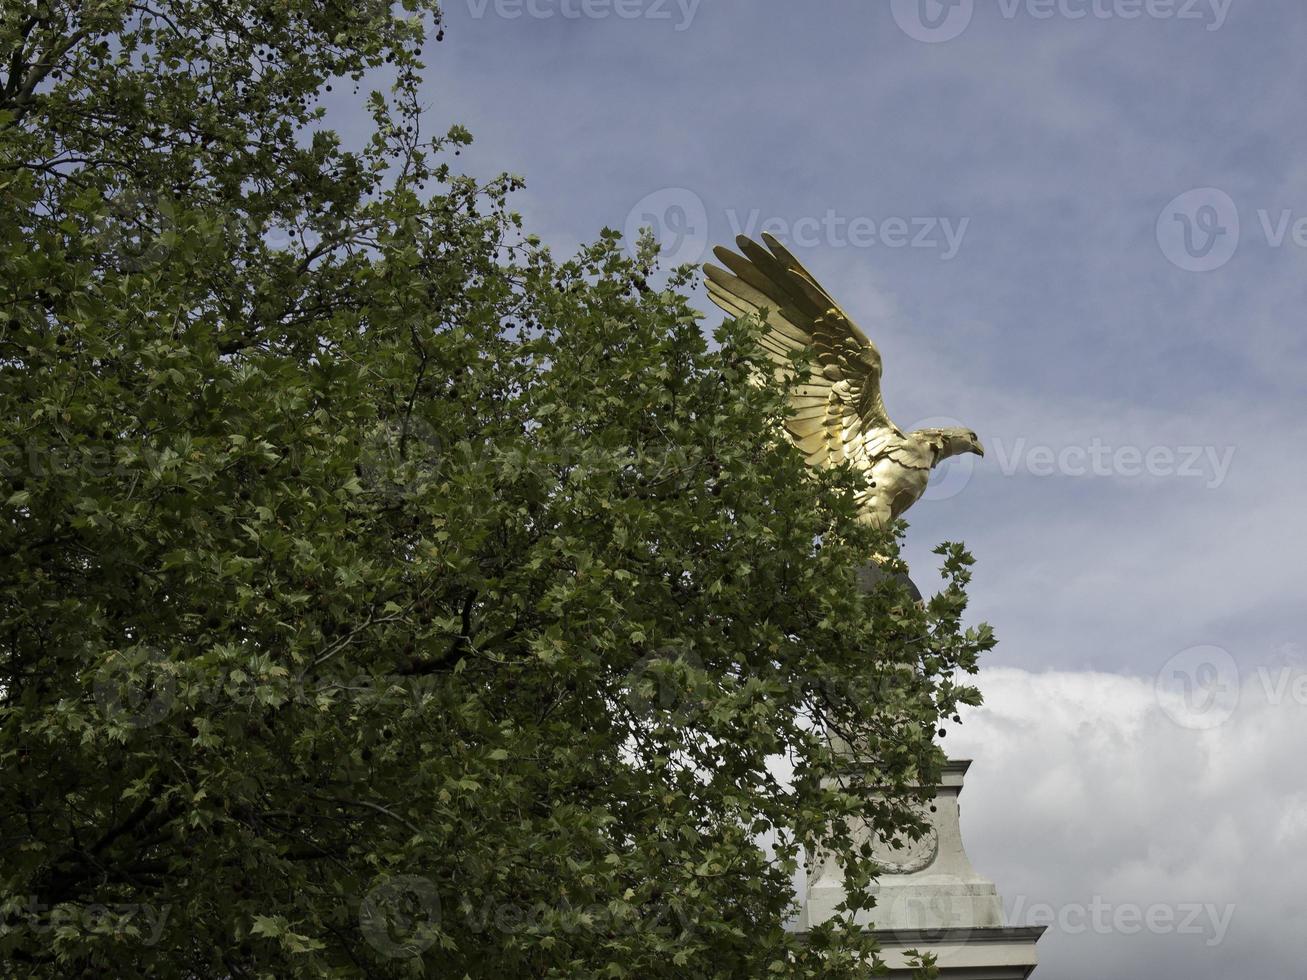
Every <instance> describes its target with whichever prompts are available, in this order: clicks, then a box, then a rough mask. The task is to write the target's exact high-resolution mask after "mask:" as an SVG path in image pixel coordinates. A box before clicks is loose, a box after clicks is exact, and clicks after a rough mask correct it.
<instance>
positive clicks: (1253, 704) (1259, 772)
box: [947, 666, 1307, 980]
mask: <svg viewBox="0 0 1307 980" xmlns="http://www.w3.org/2000/svg"><path fill="white" fill-rule="evenodd" d="M1281 669H1283V670H1287V671H1294V670H1297V669H1298V668H1294V667H1288V666H1286V667H1284V668H1276V669H1275V670H1274V671H1268V670H1263V671H1262V672H1261V673H1258V672H1256V671H1252V672H1249V671H1245V672H1244V676H1243V678H1242V690H1241V692H1240V693H1241V696H1240V698H1239V705H1238V708H1237V710H1235V711H1234V713H1233V714H1232V715H1230V717H1229V718H1228V720H1227V721H1225V722H1224V724H1221V725H1218V726H1216V727H1214V728H1211V729H1207V730H1199V729H1195V728H1191V727H1185V726H1183V725H1181V724H1178V723H1177V722H1176V720H1175V718H1174V717H1173V714H1174V712H1168V711H1167V710H1165V708H1164V706H1163V705H1162V703H1160V702H1159V700H1158V696H1157V695H1156V693H1155V680H1154V678H1151V677H1123V676H1118V675H1109V674H1092V673H1068V672H1055V673H1044V674H1035V673H1029V672H1026V671H1022V670H1017V669H1011V668H997V669H993V670H986V671H984V672H982V675H981V681H980V684H981V688H982V690H983V691H984V693H985V698H986V704H985V706H984V707H982V708H979V709H975V710H972V711H970V712H968V714H967V715H966V716H965V717H964V724H963V725H962V726H961V727H960V728H959V729H955V730H953V731H951V732H950V733H949V736H948V738H947V743H948V744H947V748H948V749H949V752H950V754H951V755H953V756H955V757H963V758H973V759H974V760H975V763H974V765H973V766H972V768H971V771H970V774H969V775H968V779H967V785H966V789H965V791H964V793H963V796H962V810H963V832H964V839H965V841H966V843H967V848H968V851H969V852H970V855H971V858H972V861H973V863H974V864H975V866H976V867H977V868H978V869H979V870H980V871H981V873H983V874H986V875H988V876H990V877H992V878H993V879H994V880H995V882H996V883H997V885H998V888H999V892H1000V893H1001V894H1002V895H1003V897H1004V904H1005V907H1006V908H1007V910H1008V914H1009V916H1010V917H1013V918H1015V919H1016V923H1015V924H1026V923H1027V922H1030V921H1032V920H1033V922H1035V923H1044V924H1047V923H1048V922H1050V921H1051V922H1052V925H1051V926H1050V928H1049V930H1048V932H1047V933H1046V934H1045V936H1044V938H1043V940H1041V942H1040V946H1039V950H1040V956H1041V962H1042V964H1043V965H1042V966H1041V967H1040V970H1039V972H1038V973H1037V974H1036V975H1037V976H1044V977H1048V978H1050V980H1051V978H1058V980H1078V978H1084V980H1090V978H1095V980H1096V978H1100V977H1108V976H1110V977H1161V978H1172V977H1173V978H1177V980H1178V978H1186V980H1208V978H1210V980H1225V978H1229V977H1239V978H1241V980H1271V978H1281V977H1286V976H1295V975H1300V972H1301V969H1302V962H1303V956H1304V953H1305V952H1307V950H1305V949H1304V937H1305V936H1307V902H1304V899H1303V897H1302V892H1301V882H1303V881H1304V880H1307V849H1305V848H1304V847H1303V846H1302V845H1303V843H1304V842H1307V786H1305V785H1304V784H1305V782H1307V779H1305V777H1304V769H1303V766H1302V764H1301V760H1300V754H1301V746H1302V745H1303V744H1304V741H1307V705H1304V704H1303V703H1301V700H1300V699H1299V698H1298V697H1297V696H1295V694H1294V693H1293V690H1294V688H1293V685H1292V684H1289V685H1280V684H1278V683H1269V684H1268V683H1267V680H1266V678H1267V677H1268V676H1269V677H1270V678H1271V679H1272V681H1278V679H1279V678H1280V675H1279V671H1280V670H1281ZM1281 688H1283V690H1281V692H1280V694H1279V695H1278V696H1277V694H1276V692H1277V690H1280V689H1281ZM1164 696H1165V697H1170V696H1172V695H1164ZM1277 701H1278V703H1276V702H1277ZM1183 717H1184V716H1183V715H1182V716H1181V718H1182V719H1183ZM1149 916H1152V918H1153V921H1154V923H1155V928H1152V929H1150V928H1148V927H1147V925H1146V923H1147V921H1148V917H1149ZM1136 920H1137V921H1138V922H1140V923H1145V925H1143V926H1142V927H1140V928H1138V929H1136V928H1135V923H1136ZM1095 922H1098V923H1101V924H1103V926H1104V927H1103V928H1101V929H1100V928H1096V927H1095Z"/></svg>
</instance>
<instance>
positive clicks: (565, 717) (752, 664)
mask: <svg viewBox="0 0 1307 980" xmlns="http://www.w3.org/2000/svg"><path fill="white" fill-rule="evenodd" d="M405 6H406V8H407V11H406V12H398V13H397V12H394V11H393V10H392V7H391V5H390V4H389V3H382V2H365V3H357V2H352V3H343V2H342V3H335V2H332V3H325V4H321V3H310V2H306V0H275V2H274V0H227V2H224V3H221V4H218V3H213V2H211V0H157V2H154V0H131V2H128V0H64V2H57V0H13V2H10V3H7V4H6V5H5V7H4V11H3V15H0V55H3V58H2V59H0V64H2V65H3V66H6V67H4V68H0V71H2V72H3V74H2V75H0V78H2V79H3V88H2V89H0V190H2V191H3V201H4V204H3V206H2V207H0V399H3V403H2V405H3V413H2V415H0V418H2V419H3V422H0V426H2V429H0V432H2V435H0V440H2V441H0V453H3V456H2V457H0V462H2V463H3V475H4V479H5V480H6V486H5V487H4V488H3V493H2V494H0V503H3V507H4V511H3V519H2V520H0V534H2V535H3V538H4V541H3V548H0V579H2V580H3V585H2V586H0V766H2V767H3V768H2V769H0V771H2V772H3V774H4V778H3V782H2V784H0V785H2V787H3V788H2V789H0V837H3V841H4V850H3V855H4V856H3V860H2V864H0V880H2V881H3V894H2V895H0V902H2V903H3V904H2V905H0V958H3V960H4V962H6V963H7V964H9V970H10V972H11V973H13V974H16V975H24V976H29V975H30V976H55V975H67V974H68V973H69V972H70V971H81V972H85V973H100V974H104V975H115V976H124V977H126V976H134V975H139V976H147V975H148V976H177V977H199V976H231V977H246V976H299V975H304V976H329V975H339V976H359V975H364V976H389V975H405V974H409V973H421V972H423V971H424V970H425V971H426V972H428V973H433V974H437V975H442V976H443V975H448V976H464V975H468V976H472V977H508V976H569V977H589V976H593V977H600V976H603V977H617V976H639V977H654V976H697V977H712V976H719V977H740V976H762V975H772V974H775V975H777V976H794V977H800V976H825V977H838V976H856V975H863V974H864V973H865V972H866V970H867V969H868V967H869V964H870V962H871V961H870V960H869V959H868V957H869V956H870V954H871V952H872V944H871V942H870V940H868V939H867V938H866V937H865V936H862V935H861V934H859V932H858V931H857V930H856V929H852V928H847V927H846V924H845V923H841V922H835V923H831V924H829V925H827V926H824V927H822V928H820V929H817V930H814V932H813V933H812V934H811V935H810V936H809V937H807V939H806V940H803V939H800V938H799V937H796V936H795V935H794V934H793V933H791V932H787V931H785V930H784V929H783V928H782V924H783V922H784V920H785V918H786V916H787V915H788V914H789V913H791V912H792V911H793V897H792V895H791V888H790V876H791V874H792V872H793V870H794V868H795V867H796V863H797V861H798V860H799V859H800V855H801V851H800V848H801V847H803V846H808V847H813V846H817V845H822V846H825V847H827V848H830V849H832V850H834V851H835V852H836V853H837V854H839V855H841V857H842V858H843V859H844V860H845V861H846V863H848V864H849V866H850V868H851V869H852V871H851V877H852V878H853V879H854V880H858V881H862V882H863V883H864V884H865V883H867V882H868V881H869V880H870V875H871V874H872V873H873V871H874V867H873V863H872V862H871V860H870V858H869V856H868V854H867V853H865V848H860V847H859V846H858V844H857V842H856V840H855V838H854V836H853V835H852V834H851V831H850V829H849V828H850V824H849V821H850V820H851V819H854V818H857V819H865V820H869V821H870V822H871V825H872V826H874V827H875V829H876V832H877V833H878V834H880V835H883V836H885V837H891V836H894V835H908V836H911V835H913V834H916V833H920V830H921V824H920V820H919V818H918V817H917V816H916V815H915V810H914V809H913V804H914V803H915V802H919V800H917V798H916V797H915V796H914V791H913V790H912V789H911V788H910V784H911V781H912V777H913V774H914V773H925V774H927V776H929V775H930V774H932V773H934V772H935V771H937V766H938V764H939V761H940V753H939V750H938V749H937V748H936V747H935V745H934V742H933V736H934V735H935V729H936V728H937V727H938V726H939V724H940V719H941V718H945V717H948V716H951V715H952V714H953V713H954V711H955V710H956V706H957V705H958V704H959V703H962V702H968V703H974V701H975V700H976V694H975V692H974V690H973V689H972V688H970V687H968V686H966V685H965V684H962V683H959V682H958V681H957V676H958V674H959V673H962V674H965V673H966V672H967V671H971V670H974V666H975V662H976V656H977V655H978V654H979V653H980V652H982V651H983V650H985V649H987V648H988V647H989V646H990V645H991V644H992V642H993V641H992V637H991V635H990V633H989V631H988V629H987V628H985V627H981V628H979V629H964V628H963V626H962V623H961V617H962V613H963V610H964V607H965V602H966V600H965V593H964V586H965V583H966V580H967V578H968V572H967V566H968V564H969V562H970V559H969V557H968V556H967V555H966V553H965V552H964V551H963V550H962V549H961V548H960V547H958V546H955V545H949V546H945V547H944V548H942V550H941V553H942V554H943V555H944V556H945V560H944V572H945V577H946V582H945V585H944V588H943V589H942V591H941V592H940V593H939V594H938V595H936V596H934V597H932V598H931V599H930V601H929V602H928V603H926V604H925V605H924V606H917V605H915V604H914V603H912V602H911V601H909V600H908V599H907V598H906V596H905V595H904V594H903V593H902V591H901V590H899V589H897V588H895V587H894V586H893V585H892V584H891V585H885V586H882V587H880V588H879V589H878V590H876V591H875V592H873V593H870V594H865V593H863V592H861V591H859V590H858V589H857V588H855V587H854V584H853V583H854V569H855V568H856V567H857V566H858V565H859V564H861V563H864V562H865V561H867V560H868V558H869V557H870V556H871V555H873V554H877V553H878V554H881V555H888V556H889V558H888V559H886V561H887V562H888V563H889V564H890V565H892V566H897V558H896V557H895V556H896V555H897V535H898V534H900V533H901V532H902V527H901V526H899V527H896V528H895V529H893V532H892V533H879V532H874V531H872V530H870V529H868V528H866V527H863V526H861V525H859V524H858V523H857V522H856V520H855V516H854V506H853V500H852V483H851V479H852V478H851V475H850V474H848V473H845V472H840V471H832V472H830V473H823V474H814V473H812V472H810V471H809V470H807V469H806V468H805V467H804V465H803V463H802V461H801V459H799V458H798V456H797V454H796V453H795V452H794V451H793V450H792V449H791V448H790V447H789V446H788V445H787V444H786V443H785V442H784V440H783V439H781V438H778V436H777V432H778V430H777V424H778V422H779V420H780V419H781V418H782V415H783V411H784V409H783V404H784V399H783V392H781V391H780V390H779V389H778V388H777V387H776V386H775V385H771V384H766V385H758V384H754V383H752V382H751V380H750V379H751V378H752V377H754V376H755V373H756V369H757V368H758V367H759V366H760V365H761V364H762V363H763V360H762V355H761V354H760V352H759V350H758V347H757V342H756V341H757V329H756V324H750V323H748V322H728V323H726V324H724V325H722V326H721V328H720V329H719V330H718V331H717V332H716V344H715V345H710V344H708V343H707V341H706V340H705V338H704V336H703V334H702V331H701V329H700V325H699V317H698V315H697V314H696V313H695V312H694V311H693V310H692V309H691V308H690V307H689V306H688V305H687V302H686V300H685V298H684V296H683V289H682V288H681V287H683V286H684V285H685V283H686V281H687V278H686V277H687V276H688V275H689V272H688V271H684V270H683V271H681V272H679V273H676V274H673V275H672V276H670V278H669V279H668V280H667V282H668V285H667V286H666V287H663V288H655V286H653V285H651V284H650V280H651V278H653V275H654V268H655V263H656V257H655V249H654V248H653V246H652V244H651V243H650V242H648V241H646V242H644V243H643V244H642V245H641V247H640V248H639V249H638V250H637V252H636V254H635V255H634V256H632V255H629V254H627V252H626V251H624V249H623V245H622V243H621V242H620V241H619V239H618V236H617V235H616V234H614V233H611V232H607V231H605V232H603V233H602V234H601V235H600V237H599V239H598V240H597V242H596V243H595V244H593V245H591V246H588V247H586V248H584V249H583V250H582V251H581V253H580V254H579V255H577V256H576V257H575V258H573V259H571V260H568V261H557V260H555V259H554V258H553V257H552V256H551V255H550V253H549V251H548V250H547V249H546V248H543V247H542V246H540V244H539V243H538V241H537V240H536V239H535V238H534V237H532V236H530V235H528V234H525V233H524V232H523V231H522V229H521V221H520V219H519V218H518V216H517V215H516V214H514V213H513V212H512V211H510V210H509V198H510V195H511V192H512V191H513V190H514V189H515V188H516V187H518V186H519V184H520V181H519V180H518V179H517V178H514V177H511V176H508V175H502V176H500V177H498V178H495V179H493V180H489V181H484V182H482V181H477V180H474V179H473V178H470V177H468V176H464V175H461V174H458V173H457V172H456V171H455V170H454V169H453V168H452V166H451V162H452V161H451V157H453V156H457V154H458V152H459V148H460V147H461V146H462V145H464V144H465V143H466V142H467V140H468V136H467V134H466V133H465V132H464V131H462V130H461V129H458V128H455V129H454V130H452V131H450V132H449V133H447V134H444V135H442V136H439V137H437V138H434V139H431V138H426V137H423V136H422V135H421V124H422V122H423V120H422V117H421V115H420V113H419V112H418V109H417V105H418V98H417V93H418V86H419V83H420V71H421V68H422V64H421V61H420V57H419V55H420V52H421V51H422V49H423V42H424V38H425V37H426V36H427V33H428V32H430V31H431V30H433V29H434V30H435V31H436V32H437V33H436V35H435V36H436V38H437V39H440V38H441V37H442V35H441V33H439V25H440V15H439V11H438V9H436V8H435V6H434V4H433V3H431V2H430V0H409V2H407V3H406V4H405ZM383 76H384V77H386V78H388V80H389V81H390V82H391V87H390V89H389V90H388V91H386V92H385V93H384V94H383V93H377V92H374V93H372V94H371V96H370V97H368V98H367V104H368V105H369V107H370V110H371V113H372V119H373V122H374V131H373V133H372V135H371V138H370V140H369V141H368V142H367V144H366V145H364V146H363V147H362V148H358V149H350V148H347V147H345V146H344V145H343V143H342V141H341V140H340V139H339V138H338V137H337V136H336V135H335V134H334V133H332V132H331V131H330V130H328V129H326V128H324V127H323V123H322V120H323V110H322V108H321V105H320V98H321V96H322V93H324V92H325V91H326V90H329V89H331V88H332V87H333V85H334V86H341V85H345V86H349V85H353V86H354V88H356V89H357V88H358V86H359V85H361V84H364V83H367V84H372V83H373V82H374V81H375V79H377V78H379V77H383ZM832 736H834V737H832ZM841 739H842V740H844V741H845V742H846V743H847V744H853V745H858V746H861V751H860V758H861V759H862V761H861V762H860V763H859V764H858V765H852V764H851V762H850V758H849V756H848V755H847V754H846V753H843V752H841V751H840V750H839V748H838V744H839V741H840V740H841ZM777 756H785V757H788V759H789V762H790V764H791V765H792V768H793V777H792V779H790V780H788V781H781V780H779V779H778V778H777V776H776V775H775V774H774V773H773V771H772V769H771V768H769V761H770V760H773V759H774V758H775V757H777ZM868 784H872V785H875V786H878V787H880V789H881V790H882V791H883V792H884V794H885V796H884V799H883V800H881V801H879V802H877V801H876V800H875V799H874V798H872V797H870V796H869V795H868V794H867V793H865V792H861V791H859V787H860V786H865V785H868ZM767 832H777V833H779V834H780V839H779V843H778V845H777V849H776V854H775V855H774V856H769V855H768V854H767V853H765V851H764V850H763V849H762V848H761V847H760V846H759V843H758V837H759V835H761V834H764V833H767ZM866 898H867V896H866V895H865V893H863V892H859V893H858V894H855V895H854V896H853V898H852V904H853V905H854V906H857V905H859V904H860V903H862V904H865V901H866Z"/></svg>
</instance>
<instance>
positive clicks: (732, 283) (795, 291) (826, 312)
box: [704, 232, 903, 467]
mask: <svg viewBox="0 0 1307 980" xmlns="http://www.w3.org/2000/svg"><path fill="white" fill-rule="evenodd" d="M762 239H763V242H764V243H766V245H767V248H763V247H762V246H761V245H759V244H758V243H757V242H754V241H753V240H751V239H749V238H746V237H745V236H744V235H741V236H739V237H738V238H737V239H736V244H737V246H738V247H739V249H740V251H741V252H742V253H743V254H742V255H737V254H736V253H735V252H732V251H730V250H729V249H726V248H721V247H718V248H716V249H714V250H713V254H714V255H716V256H717V258H718V260H719V261H720V262H721V263H722V264H723V265H724V266H725V267H726V268H721V267H720V266H715V265H711V264H710V265H706V266H704V272H705V274H706V275H707V279H708V296H709V297H710V298H711V299H712V301H713V302H714V303H716V304H717V305H718V306H720V307H721V308H722V309H723V310H725V311H726V313H727V314H729V315H730V316H734V317H742V316H756V317H758V319H760V320H763V322H765V324H766V326H767V331H766V333H764V334H763V338H762V344H763V347H764V348H765V349H766V351H767V354H768V355H769V356H770V358H771V360H772V362H773V363H774V364H775V365H776V373H777V376H778V377H785V378H789V377H793V375H794V365H793V363H792V360H791V359H792V357H793V355H794V354H795V353H796V352H797V351H801V350H803V349H804V348H807V347H811V348H812V349H813V354H814V361H815V363H814V364H813V369H812V373H811V374H810V375H809V377H808V378H807V379H805V381H804V383H802V384H799V385H796V386H795V387H794V389H793V392H792V394H791V399H790V400H791V404H792V406H793V408H794V410H795V411H794V414H793V415H792V416H791V417H790V419H789V420H788V421H787V422H786V428H787V429H788V430H789V433H790V437H791V438H792V439H793V440H794V443H795V445H797V446H798V447H799V449H800V450H801V451H802V452H803V454H804V456H805V458H806V459H807V461H808V463H810V464H811V465H814V466H820V465H824V464H835V463H839V462H842V461H843V460H845V459H849V458H852V459H854V460H855V461H856V462H858V463H860V464H862V466H864V467H866V466H868V465H869V464H870V461H871V459H872V458H874V457H875V456H877V455H879V453H880V451H881V450H883V449H885V448H886V447H887V446H889V445H891V444H893V443H895V442H898V441H899V440H902V438H903V433H902V432H901V431H900V430H899V428H898V427H897V426H896V425H895V424H894V423H893V422H891V421H890V419H889V415H888V414H886V412H885V405H884V403H883V402H882V401H881V397H880V371H881V359H880V351H878V350H877V349H876V345H875V344H873V343H872V342H871V341H870V340H868V339H867V336H866V334H864V333H863V332H862V331H861V330H859V329H858V327H857V325H856V324H855V323H854V322H853V321H852V320H851V319H849V316H848V314H846V313H845V312H844V311H843V310H841V309H840V307H839V304H837V303H836V302H835V300H834V299H832V298H831V296H830V294H829V293H827V292H826V290H825V289H823V288H822V287H821V286H820V285H818V284H817V281H816V280H815V279H814V278H813V277H812V274H811V273H809V272H808V270H807V269H805V268H804V267H803V266H802V265H800V264H799V260H798V259H796V258H795V257H794V256H793V255H792V254H791V253H790V251H789V250H788V249H787V248H785V246H784V245H782V244H781V243H780V242H778V241H777V240H776V239H775V238H774V237H773V236H771V235H769V234H767V233H766V232H764V233H763V236H762ZM764 311H766V315H765V317H764Z"/></svg>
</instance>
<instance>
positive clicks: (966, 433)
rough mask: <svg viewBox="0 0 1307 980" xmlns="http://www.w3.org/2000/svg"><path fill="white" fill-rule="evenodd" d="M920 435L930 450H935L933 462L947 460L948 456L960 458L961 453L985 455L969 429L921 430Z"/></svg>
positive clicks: (977, 437) (978, 438) (983, 449)
mask: <svg viewBox="0 0 1307 980" xmlns="http://www.w3.org/2000/svg"><path fill="white" fill-rule="evenodd" d="M919 431H920V434H921V435H923V436H925V437H926V439H927V442H928V443H929V444H930V446H931V448H933V449H935V452H936V456H935V462H936V463H938V462H940V461H941V460H945V459H948V458H949V457H950V456H961V455H962V454H963V453H975V454H976V455H977V456H984V455H985V447H984V446H982V445H981V444H980V437H979V436H977V435H976V434H975V433H974V432H972V431H971V430H970V429H963V428H957V427H954V428H950V429H921V430H919Z"/></svg>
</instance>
